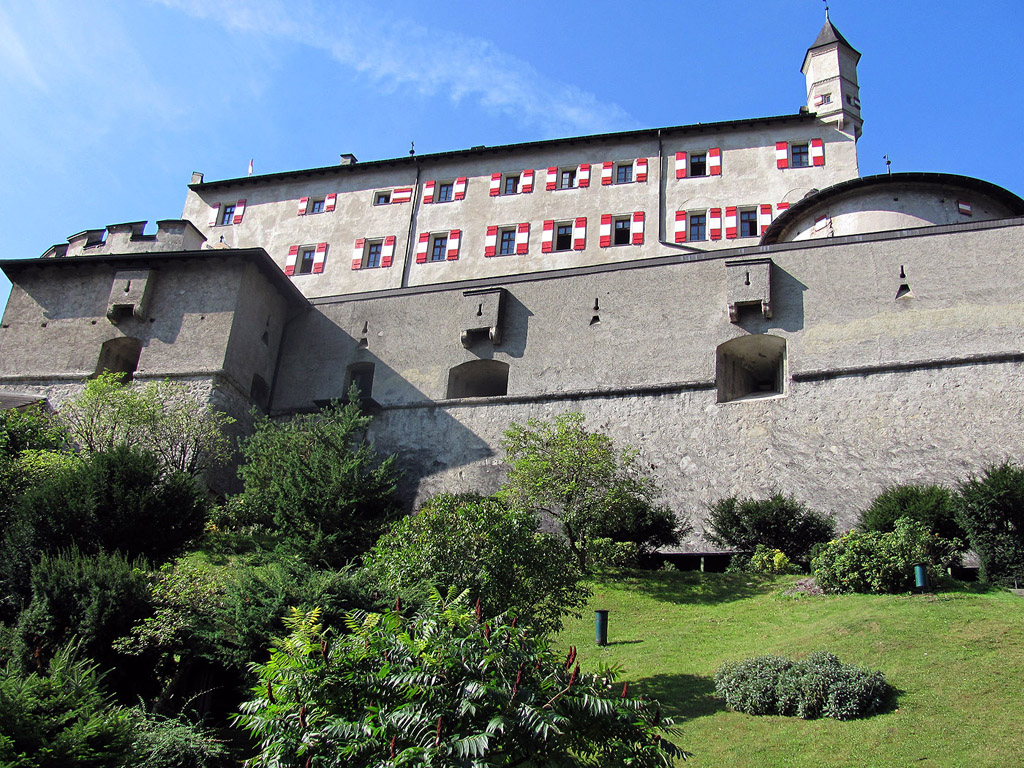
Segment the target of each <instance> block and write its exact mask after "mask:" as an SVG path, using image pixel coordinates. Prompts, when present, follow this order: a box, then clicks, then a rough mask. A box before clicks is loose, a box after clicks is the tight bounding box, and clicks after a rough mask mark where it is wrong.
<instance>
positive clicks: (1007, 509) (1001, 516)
mask: <svg viewBox="0 0 1024 768" xmlns="http://www.w3.org/2000/svg"><path fill="white" fill-rule="evenodd" d="M953 503H954V507H955V513H956V520H957V522H958V523H959V524H960V526H961V527H962V528H963V529H964V531H965V532H966V533H967V540H968V541H969V542H970V545H971V548H972V549H973V550H974V551H975V552H977V553H978V558H979V559H980V560H981V567H980V569H979V571H980V576H981V579H982V580H983V581H989V582H992V583H996V584H1007V585H1009V584H1013V585H1015V586H1016V585H1019V584H1021V583H1024V467H1019V466H1016V465H1014V464H1011V463H1009V462H1004V463H1003V464H998V465H993V466H991V467H986V468H985V470H984V471H983V472H982V474H981V476H980V477H970V478H968V479H967V480H965V481H964V482H962V483H960V486H959V487H958V488H957V492H956V496H955V497H954V502H953Z"/></svg>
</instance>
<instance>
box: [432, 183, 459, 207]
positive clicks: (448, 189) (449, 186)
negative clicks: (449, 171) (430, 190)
mask: <svg viewBox="0 0 1024 768" xmlns="http://www.w3.org/2000/svg"><path fill="white" fill-rule="evenodd" d="M454 188H455V182H452V181H439V182H437V192H436V193H435V195H434V202H436V203H448V202H451V201H452V200H454V199H455V198H454V195H453V190H454Z"/></svg>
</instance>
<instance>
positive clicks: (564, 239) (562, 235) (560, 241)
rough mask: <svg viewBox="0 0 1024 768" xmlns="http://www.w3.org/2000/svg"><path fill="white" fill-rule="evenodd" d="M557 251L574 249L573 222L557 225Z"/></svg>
mask: <svg viewBox="0 0 1024 768" xmlns="http://www.w3.org/2000/svg"><path fill="white" fill-rule="evenodd" d="M554 249H555V250H556V251H569V250H572V223H571V222H566V223H564V224H557V225H555V248H554Z"/></svg>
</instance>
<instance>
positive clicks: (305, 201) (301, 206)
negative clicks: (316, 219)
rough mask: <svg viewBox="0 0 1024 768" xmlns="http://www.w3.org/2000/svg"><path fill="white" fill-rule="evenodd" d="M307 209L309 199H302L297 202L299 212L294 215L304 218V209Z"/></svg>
mask: <svg viewBox="0 0 1024 768" xmlns="http://www.w3.org/2000/svg"><path fill="white" fill-rule="evenodd" d="M308 207H309V198H308V197H303V198H302V199H300V200H299V210H297V211H296V214H298V215H299V216H305V215H306V208H308Z"/></svg>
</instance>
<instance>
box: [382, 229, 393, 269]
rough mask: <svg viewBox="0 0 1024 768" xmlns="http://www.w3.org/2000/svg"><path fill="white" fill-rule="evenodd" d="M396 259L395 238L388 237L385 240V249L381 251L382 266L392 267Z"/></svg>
mask: <svg viewBox="0 0 1024 768" xmlns="http://www.w3.org/2000/svg"><path fill="white" fill-rule="evenodd" d="M394 258H395V236H394V235H388V236H387V237H385V238H384V247H383V248H381V249H380V265H381V266H382V267H390V266H391V262H392V261H393V260H394Z"/></svg>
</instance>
